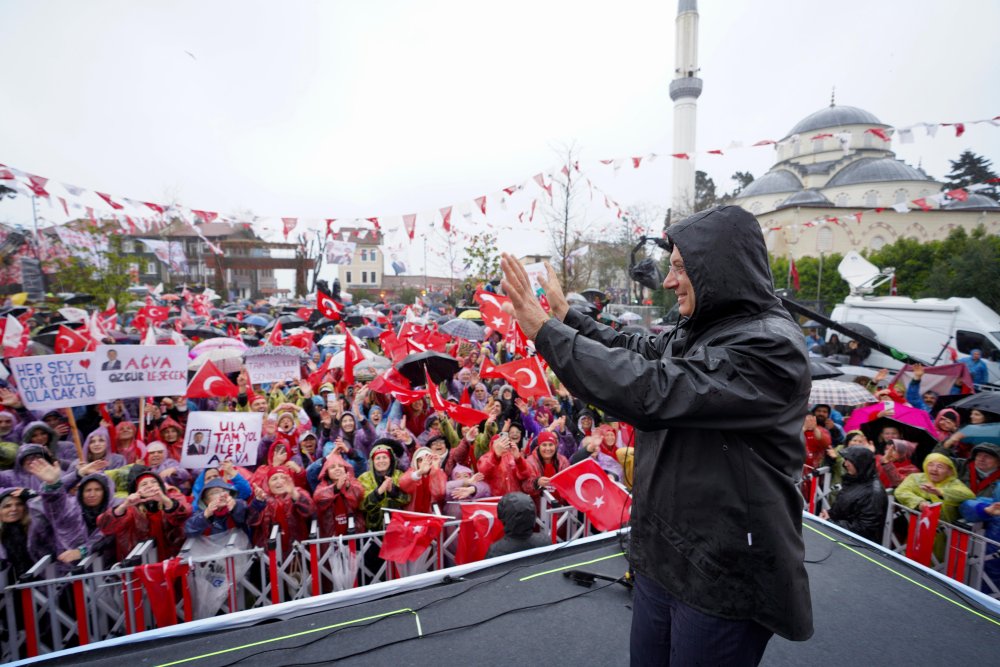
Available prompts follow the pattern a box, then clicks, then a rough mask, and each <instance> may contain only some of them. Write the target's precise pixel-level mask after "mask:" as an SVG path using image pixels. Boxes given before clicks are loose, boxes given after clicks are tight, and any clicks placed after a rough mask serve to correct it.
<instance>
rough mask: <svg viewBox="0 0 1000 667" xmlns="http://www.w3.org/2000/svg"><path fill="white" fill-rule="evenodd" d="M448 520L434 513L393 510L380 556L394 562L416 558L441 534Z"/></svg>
mask: <svg viewBox="0 0 1000 667" xmlns="http://www.w3.org/2000/svg"><path fill="white" fill-rule="evenodd" d="M446 520H447V517H443V516H436V515H434V514H422V513H420V512H401V511H400V512H391V513H390V521H389V522H388V524H387V525H386V527H385V537H383V538H382V550H381V551H379V556H381V557H382V559H383V560H388V561H392V562H394V563H408V562H410V561H414V560H416V559H417V558H419V557H420V554H422V553H424V551H425V550H426V549H427V547H429V546H430V545H431V542H433V541H434V540H436V539H437V537H438V535H440V534H441V529H442V528H443V527H444V523H445V521H446Z"/></svg>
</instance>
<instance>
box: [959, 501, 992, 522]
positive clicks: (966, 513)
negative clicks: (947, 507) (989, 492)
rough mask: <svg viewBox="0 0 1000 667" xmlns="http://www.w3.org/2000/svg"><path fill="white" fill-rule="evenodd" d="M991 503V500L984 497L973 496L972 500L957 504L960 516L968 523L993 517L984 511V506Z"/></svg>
mask: <svg viewBox="0 0 1000 667" xmlns="http://www.w3.org/2000/svg"><path fill="white" fill-rule="evenodd" d="M992 504H993V503H992V502H991V501H989V500H987V499H985V498H975V499H974V500H966V501H964V502H963V503H962V504H961V505H959V506H958V511H959V512H961V514H962V518H963V519H965V520H966V521H968V522H969V523H976V522H977V521H989V520H990V519H992V518H993V517H992V516H990V515H989V514H987V513H986V508H987V507H989V506H990V505H992Z"/></svg>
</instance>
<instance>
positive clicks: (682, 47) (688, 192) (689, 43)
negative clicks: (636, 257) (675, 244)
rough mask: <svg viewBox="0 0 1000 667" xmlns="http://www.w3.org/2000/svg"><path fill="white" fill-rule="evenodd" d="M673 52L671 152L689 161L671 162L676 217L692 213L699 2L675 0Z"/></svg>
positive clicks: (697, 87)
mask: <svg viewBox="0 0 1000 667" xmlns="http://www.w3.org/2000/svg"><path fill="white" fill-rule="evenodd" d="M675 24H676V26H677V36H676V41H677V44H676V49H677V50H676V53H675V58H674V63H675V69H674V80H673V81H671V82H670V99H672V100H673V101H674V149H673V151H672V152H673V153H686V154H687V155H688V156H690V159H687V160H683V159H674V160H672V165H673V168H674V182H673V192H672V196H671V200H670V207H671V209H673V214H674V217H675V219H676V216H685V215H688V214H690V213H693V212H694V172H695V164H694V160H695V153H694V140H695V130H696V121H697V111H698V96H699V95H701V79H700V78H698V0H677V20H676V21H675Z"/></svg>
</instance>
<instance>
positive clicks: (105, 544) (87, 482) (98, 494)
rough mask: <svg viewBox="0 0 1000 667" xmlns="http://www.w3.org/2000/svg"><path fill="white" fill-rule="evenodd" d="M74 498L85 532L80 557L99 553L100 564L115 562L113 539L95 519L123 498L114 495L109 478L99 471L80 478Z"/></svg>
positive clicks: (118, 503) (107, 564)
mask: <svg viewBox="0 0 1000 667" xmlns="http://www.w3.org/2000/svg"><path fill="white" fill-rule="evenodd" d="M76 500H77V504H78V505H79V506H80V516H81V517H82V518H83V524H84V527H85V528H86V533H87V539H86V542H85V543H84V545H83V546H84V548H83V549H81V550H80V551H81V555H80V557H81V558H82V557H84V556H87V555H89V554H92V553H99V554H100V555H101V560H102V564H103V565H105V566H110V565H111V564H112V563H114V562H115V539H114V537H113V536H111V535H105V534H104V533H103V532H102V531H101V528H100V526H98V525H97V519H98V517H100V516H101V514H103V513H104V512H106V511H107V510H108V508H114V507H117V506H118V505H120V504H121V503H122V502H123V500H122V499H121V498H117V497H115V492H114V486H113V484H112V482H111V479H110V478H109V477H108V476H107V475H103V474H101V473H93V474H91V475H87V476H86V477H84V478H83V479H82V480H80V483H79V484H78V485H77V487H76Z"/></svg>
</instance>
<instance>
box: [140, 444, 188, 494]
mask: <svg viewBox="0 0 1000 667" xmlns="http://www.w3.org/2000/svg"><path fill="white" fill-rule="evenodd" d="M169 452H170V450H169V449H168V447H167V445H166V444H164V443H162V442H160V441H158V440H157V441H154V442H151V443H149V444H148V445H146V456H145V459H144V460H143V462H144V463H145V464H146V467H147V468H149V469H150V470H152V471H153V472H155V473H156V474H157V475H159V476H160V479H162V480H163V482H164V484H168V485H170V486H176V487H177V488H178V489H180V490H181V491H182V492H183V493H185V494H186V493H187V492H188V491H190V490H191V473H190V472H189V471H188V469H187V468H184V467H182V466H181V462H180V461H178V460H177V459H175V458H174V457H172V456H170V453H169Z"/></svg>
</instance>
